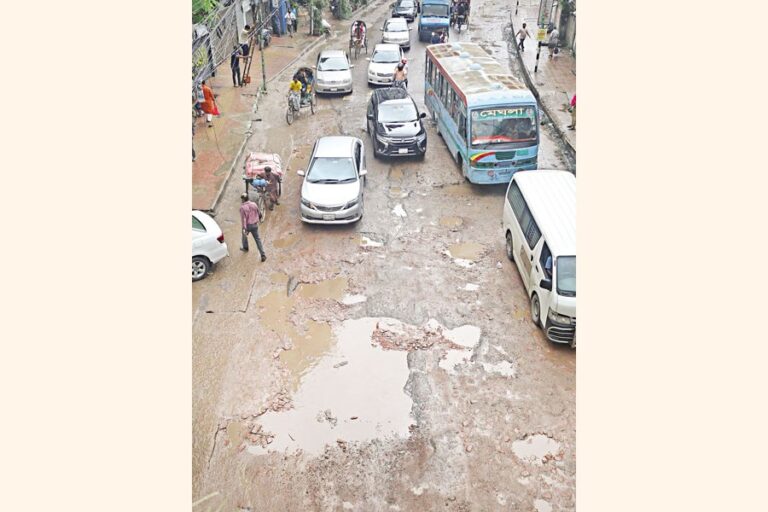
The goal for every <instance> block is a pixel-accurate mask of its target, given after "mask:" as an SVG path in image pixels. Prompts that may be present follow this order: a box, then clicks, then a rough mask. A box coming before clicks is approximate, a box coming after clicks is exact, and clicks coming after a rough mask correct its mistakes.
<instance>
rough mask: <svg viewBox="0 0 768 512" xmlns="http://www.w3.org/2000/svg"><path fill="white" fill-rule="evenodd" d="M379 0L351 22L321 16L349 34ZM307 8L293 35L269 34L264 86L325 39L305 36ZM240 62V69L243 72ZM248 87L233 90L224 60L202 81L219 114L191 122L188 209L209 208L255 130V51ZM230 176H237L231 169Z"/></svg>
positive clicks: (257, 87)
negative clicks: (192, 158) (210, 120)
mask: <svg viewBox="0 0 768 512" xmlns="http://www.w3.org/2000/svg"><path fill="white" fill-rule="evenodd" d="M382 3H383V0H371V1H370V2H369V4H368V5H367V6H363V7H361V8H360V9H359V10H358V11H356V12H354V13H353V14H352V17H351V18H350V20H337V19H335V18H333V16H332V15H331V14H330V11H328V10H327V9H325V10H324V11H323V16H324V17H325V18H326V20H327V21H328V22H329V23H330V24H331V26H332V27H333V29H332V30H333V32H335V33H342V34H344V33H345V32H346V31H347V30H349V24H350V23H351V19H354V18H355V16H357V15H359V14H360V13H362V12H363V11H365V10H367V9H374V8H376V7H377V6H379V5H381V4H382ZM308 22H309V18H308V15H307V12H306V10H304V9H301V10H300V12H299V29H298V33H297V34H295V35H294V36H293V37H290V36H289V35H284V36H282V37H278V36H274V35H273V36H272V42H271V43H270V45H269V46H268V47H267V48H265V49H264V62H265V68H266V75H267V82H269V81H271V80H272V79H273V78H275V77H276V76H277V75H279V74H280V73H281V72H282V71H283V70H284V69H285V68H286V67H289V66H291V65H292V64H293V63H294V62H295V61H296V60H297V59H298V58H300V57H301V56H302V55H304V53H306V52H307V51H308V50H309V49H311V48H314V47H317V46H319V45H321V44H323V43H324V42H325V41H327V39H326V38H325V37H324V36H319V37H318V36H310V35H308V34H307V32H308V31H309V29H308V26H307V23H308ZM242 66H243V65H242V64H241V69H242ZM249 75H250V76H251V83H250V84H248V85H247V86H245V87H233V84H232V72H231V69H230V67H229V61H227V62H224V63H223V64H221V66H219V67H218V68H217V69H216V76H215V77H211V78H209V79H208V80H207V81H206V83H207V84H208V85H209V86H210V87H211V89H213V92H214V94H217V95H218V97H217V98H216V101H217V104H218V106H219V111H220V112H221V115H220V116H219V117H214V118H213V127H212V128H208V127H206V125H205V118H204V117H201V118H198V119H196V120H195V123H196V124H195V136H194V138H193V140H192V144H193V145H194V148H195V154H196V159H195V161H194V162H192V208H193V209H196V210H213V209H214V208H215V207H216V203H217V202H218V199H219V196H220V195H221V192H222V191H223V189H224V186H225V184H226V182H227V179H228V178H229V176H230V174H231V172H232V169H233V166H234V165H235V164H236V163H237V161H238V159H239V158H240V155H241V152H242V150H243V148H244V147H245V143H246V141H247V138H248V136H249V135H250V133H251V132H252V131H255V130H258V129H259V123H258V122H257V121H256V119H258V118H259V117H260V116H259V115H258V114H256V113H254V110H255V108H254V107H255V105H256V103H257V102H258V100H259V97H260V93H259V90H260V89H261V83H262V74H261V56H260V55H259V51H258V47H257V48H255V49H254V52H253V63H252V64H251V70H250V72H249ZM235 172H237V171H236V170H235Z"/></svg>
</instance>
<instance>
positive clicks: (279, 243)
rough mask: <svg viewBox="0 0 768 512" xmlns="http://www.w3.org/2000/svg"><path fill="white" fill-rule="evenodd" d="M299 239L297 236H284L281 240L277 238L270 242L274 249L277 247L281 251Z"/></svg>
mask: <svg viewBox="0 0 768 512" xmlns="http://www.w3.org/2000/svg"><path fill="white" fill-rule="evenodd" d="M298 239H299V235H295V234H294V235H288V236H284V237H283V238H279V239H277V240H275V241H274V242H272V245H273V246H274V247H277V248H278V249H283V248H285V247H289V246H291V245H293V244H295V243H296V242H297V241H298Z"/></svg>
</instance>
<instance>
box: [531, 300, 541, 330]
mask: <svg viewBox="0 0 768 512" xmlns="http://www.w3.org/2000/svg"><path fill="white" fill-rule="evenodd" d="M540 316H541V304H540V303H539V296H538V295H536V294H535V293H534V294H533V295H532V296H531V320H533V323H534V324H535V325H536V326H538V327H541V320H540V319H539V317H540Z"/></svg>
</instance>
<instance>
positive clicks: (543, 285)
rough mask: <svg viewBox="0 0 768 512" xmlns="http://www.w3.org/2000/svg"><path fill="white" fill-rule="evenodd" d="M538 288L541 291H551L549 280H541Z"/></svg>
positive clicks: (550, 281)
mask: <svg viewBox="0 0 768 512" xmlns="http://www.w3.org/2000/svg"><path fill="white" fill-rule="evenodd" d="M539 287H540V288H541V289H542V290H549V291H552V280H551V279H542V280H541V282H540V283H539Z"/></svg>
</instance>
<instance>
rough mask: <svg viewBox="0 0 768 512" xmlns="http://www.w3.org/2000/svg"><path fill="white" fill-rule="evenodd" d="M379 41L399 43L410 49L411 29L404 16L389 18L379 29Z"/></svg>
mask: <svg viewBox="0 0 768 512" xmlns="http://www.w3.org/2000/svg"><path fill="white" fill-rule="evenodd" d="M381 42H382V43H391V44H399V45H400V46H401V47H402V48H404V49H406V50H410V49H411V29H410V27H409V26H408V22H407V21H405V18H390V19H388V20H387V21H386V22H385V23H384V27H382V29H381Z"/></svg>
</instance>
